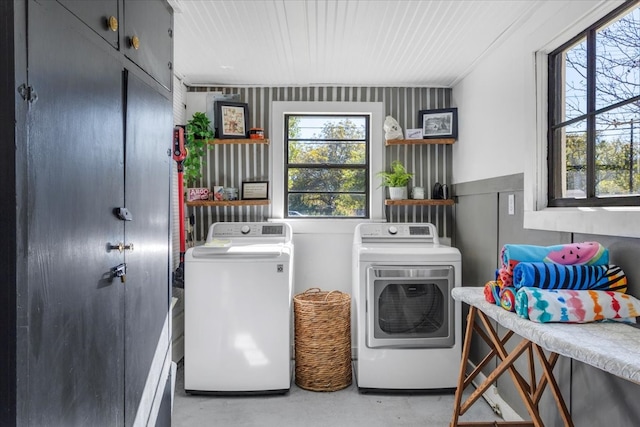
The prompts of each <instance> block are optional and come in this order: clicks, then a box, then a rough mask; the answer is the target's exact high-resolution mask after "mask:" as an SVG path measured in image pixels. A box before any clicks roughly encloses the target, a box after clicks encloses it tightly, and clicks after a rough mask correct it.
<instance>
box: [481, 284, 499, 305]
mask: <svg viewBox="0 0 640 427" xmlns="http://www.w3.org/2000/svg"><path fill="white" fill-rule="evenodd" d="M484 299H485V300H486V301H487V302H488V303H491V304H499V302H500V282H498V281H497V280H491V281H489V282H487V283H485V284H484Z"/></svg>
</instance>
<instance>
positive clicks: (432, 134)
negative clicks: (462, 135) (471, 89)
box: [418, 108, 458, 139]
mask: <svg viewBox="0 0 640 427" xmlns="http://www.w3.org/2000/svg"><path fill="white" fill-rule="evenodd" d="M418 123H420V124H421V125H422V137H423V138H424V139H429V138H457V137H458V109H457V108H443V109H439V110H420V111H419V112H418Z"/></svg>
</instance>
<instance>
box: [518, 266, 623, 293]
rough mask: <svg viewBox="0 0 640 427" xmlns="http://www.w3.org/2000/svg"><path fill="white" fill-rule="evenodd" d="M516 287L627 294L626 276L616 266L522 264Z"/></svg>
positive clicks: (519, 268)
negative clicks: (589, 290) (607, 291)
mask: <svg viewBox="0 0 640 427" xmlns="http://www.w3.org/2000/svg"><path fill="white" fill-rule="evenodd" d="M513 287H515V288H516V289H520V288H522V287H536V288H542V289H574V290H586V289H594V290H609V291H618V292H626V290H627V276H626V275H625V274H624V271H622V269H621V268H620V267H618V266H616V265H558V264H548V263H544V262H521V263H519V264H518V265H516V267H515V269H514V270H513Z"/></svg>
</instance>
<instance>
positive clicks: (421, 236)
mask: <svg viewBox="0 0 640 427" xmlns="http://www.w3.org/2000/svg"><path fill="white" fill-rule="evenodd" d="M400 240H402V241H410V242H421V243H433V244H436V245H437V244H439V243H440V241H439V238H438V231H437V229H436V227H435V226H434V225H433V224H431V223H386V224H384V223H371V224H367V223H364V224H359V225H358V226H357V227H356V232H355V236H354V243H362V242H367V241H369V242H371V241H389V242H392V241H393V242H396V241H400Z"/></svg>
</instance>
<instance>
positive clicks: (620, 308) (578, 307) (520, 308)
mask: <svg viewBox="0 0 640 427" xmlns="http://www.w3.org/2000/svg"><path fill="white" fill-rule="evenodd" d="M516 313H517V314H518V316H520V317H522V318H524V319H529V320H532V321H534V322H539V323H546V322H568V323H587V322H594V321H600V320H622V321H635V319H634V318H635V317H638V316H640V301H638V300H637V299H636V298H634V297H633V296H631V295H629V294H623V293H621V292H612V291H594V290H589V291H576V290H571V289H554V290H547V289H539V288H521V289H519V290H518V292H517V293H516Z"/></svg>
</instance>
